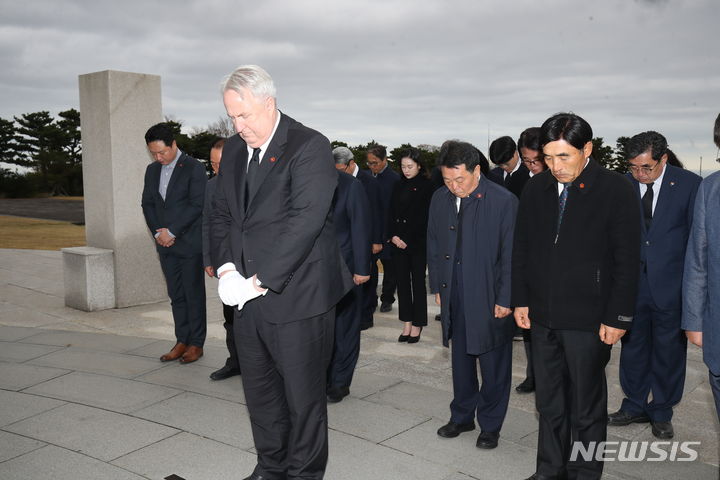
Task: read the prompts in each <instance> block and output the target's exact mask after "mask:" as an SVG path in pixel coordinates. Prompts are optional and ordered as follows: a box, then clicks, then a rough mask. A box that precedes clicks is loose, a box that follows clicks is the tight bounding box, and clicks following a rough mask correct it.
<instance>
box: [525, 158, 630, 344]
mask: <svg viewBox="0 0 720 480" xmlns="http://www.w3.org/2000/svg"><path fill="white" fill-rule="evenodd" d="M558 198H559V195H558V182H557V180H556V179H555V177H553V176H552V174H551V173H550V171H549V170H546V171H545V172H543V173H540V174H538V175H535V176H534V177H532V178H531V179H530V181H528V183H527V185H526V186H525V190H524V192H523V195H522V197H521V198H520V208H519V210H518V216H517V223H516V227H515V238H514V246H513V259H512V260H513V261H512V303H513V306H515V307H530V312H529V315H530V321H531V322H537V323H539V324H541V325H544V326H546V327H548V328H556V329H570V330H590V331H597V330H598V329H599V328H600V324H601V323H603V324H605V325H608V326H610V327H615V328H622V329H628V328H630V325H631V321H632V316H633V313H634V311H635V298H636V295H637V286H638V278H639V272H640V268H639V266H640V219H639V216H640V208H639V204H638V201H637V197H636V194H635V192H634V191H633V187H632V184H631V183H630V181H629V180H628V179H627V178H625V177H624V176H622V175H620V174H618V173H616V172H611V171H609V170H606V169H605V168H603V167H601V166H600V165H598V164H597V163H596V162H595V161H594V160H592V159H591V160H590V163H589V164H588V166H587V167H585V169H584V170H583V172H582V173H581V174H580V176H578V178H576V179H575V181H574V182H573V184H572V186H571V187H570V192H569V194H568V199H567V206H566V207H565V213H564V215H563V219H562V223H561V227H560V233H559V235H557V236H556V230H557V220H558Z"/></svg>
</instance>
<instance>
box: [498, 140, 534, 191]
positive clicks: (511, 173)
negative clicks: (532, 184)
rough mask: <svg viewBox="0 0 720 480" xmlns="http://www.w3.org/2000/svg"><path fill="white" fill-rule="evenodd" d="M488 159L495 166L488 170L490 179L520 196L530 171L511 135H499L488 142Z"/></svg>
mask: <svg viewBox="0 0 720 480" xmlns="http://www.w3.org/2000/svg"><path fill="white" fill-rule="evenodd" d="M488 153H489V154H490V161H491V162H493V163H494V164H495V165H497V167H495V168H493V169H492V170H491V171H490V175H489V176H490V180H492V181H494V182H495V183H497V184H499V185H503V186H504V187H505V188H507V189H508V190H510V191H511V192H512V193H514V194H515V196H516V197H518V198H520V194H521V193H522V190H523V187H525V183H526V182H527V181H528V178H530V172H529V171H528V168H527V167H526V166H525V164H524V163H523V162H521V161H520V154H519V153H518V150H517V145H516V144H515V140H513V139H512V137H507V136H505V137H500V138H497V139H495V140H494V141H493V142H492V143H491V144H490V150H489V152H488Z"/></svg>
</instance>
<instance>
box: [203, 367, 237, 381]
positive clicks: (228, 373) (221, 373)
mask: <svg viewBox="0 0 720 480" xmlns="http://www.w3.org/2000/svg"><path fill="white" fill-rule="evenodd" d="M235 375H240V369H239V368H233V367H230V366H228V365H225V366H224V367H222V368H221V369H219V370H215V371H214V372H212V373H211V374H210V379H211V380H225V379H226V378H230V377H234V376H235Z"/></svg>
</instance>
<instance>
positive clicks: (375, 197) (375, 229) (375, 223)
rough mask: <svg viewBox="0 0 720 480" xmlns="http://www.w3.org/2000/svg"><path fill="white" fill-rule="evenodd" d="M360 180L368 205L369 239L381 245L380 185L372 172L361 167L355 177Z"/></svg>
mask: <svg viewBox="0 0 720 480" xmlns="http://www.w3.org/2000/svg"><path fill="white" fill-rule="evenodd" d="M356 178H357V179H358V180H360V181H361V182H362V185H363V187H364V188H365V194H366V195H367V199H368V200H367V201H368V207H369V209H370V223H371V226H372V231H371V232H370V240H371V241H372V243H377V244H380V245H382V243H383V241H384V240H383V238H382V234H383V225H382V220H383V216H382V212H381V211H380V187H379V185H378V182H377V180H376V179H375V177H373V176H372V173H370V172H368V171H367V170H363V169H362V168H359V169H358V173H357V177H356Z"/></svg>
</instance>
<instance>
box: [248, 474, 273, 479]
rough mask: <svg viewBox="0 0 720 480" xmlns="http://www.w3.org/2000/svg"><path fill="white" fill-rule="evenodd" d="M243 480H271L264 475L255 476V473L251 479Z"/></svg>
mask: <svg viewBox="0 0 720 480" xmlns="http://www.w3.org/2000/svg"><path fill="white" fill-rule="evenodd" d="M243 480H269V479H268V478H267V477H263V476H262V475H255V474H254V473H253V474H252V475H250V476H249V477H245V478H243Z"/></svg>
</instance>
